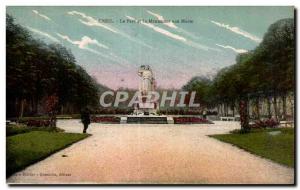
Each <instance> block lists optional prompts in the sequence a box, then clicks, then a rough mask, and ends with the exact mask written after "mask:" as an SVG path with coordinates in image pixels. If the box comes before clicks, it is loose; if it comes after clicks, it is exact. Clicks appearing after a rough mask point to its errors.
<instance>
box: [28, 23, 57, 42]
mask: <svg viewBox="0 0 300 190" xmlns="http://www.w3.org/2000/svg"><path fill="white" fill-rule="evenodd" d="M26 28H27V29H28V30H30V31H31V32H34V33H36V34H39V35H41V36H44V37H47V38H48V39H50V40H52V41H54V42H59V40H58V39H57V38H55V37H53V36H51V35H50V34H48V33H46V32H43V31H41V30H38V29H35V28H32V27H29V26H26Z"/></svg>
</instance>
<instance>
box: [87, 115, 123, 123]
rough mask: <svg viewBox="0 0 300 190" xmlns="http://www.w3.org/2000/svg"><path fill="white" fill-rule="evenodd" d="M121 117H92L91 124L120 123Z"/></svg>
mask: <svg viewBox="0 0 300 190" xmlns="http://www.w3.org/2000/svg"><path fill="white" fill-rule="evenodd" d="M120 120H121V119H120V117H115V116H102V117H97V116H92V117H91V122H93V123H120Z"/></svg>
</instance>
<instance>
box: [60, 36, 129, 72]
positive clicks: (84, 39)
mask: <svg viewBox="0 0 300 190" xmlns="http://www.w3.org/2000/svg"><path fill="white" fill-rule="evenodd" d="M56 35H57V36H59V37H60V38H62V39H64V40H66V41H68V42H69V43H71V44H73V45H76V46H77V47H78V48H79V49H83V50H86V51H89V52H91V53H94V54H96V55H100V56H102V57H104V58H106V59H109V60H111V61H114V62H117V63H118V64H119V65H120V66H123V67H124V66H125V67H128V64H129V62H128V61H127V60H125V59H123V58H120V57H118V56H116V55H115V54H114V53H113V52H106V53H103V52H100V51H97V50H95V49H93V48H91V47H89V46H88V45H89V44H93V45H96V46H99V47H102V48H104V49H109V48H108V47H107V46H105V45H103V44H100V43H99V42H98V41H97V40H95V39H91V38H90V37H88V36H83V37H82V38H81V40H80V41H79V40H72V39H71V38H70V37H69V36H67V35H63V34H60V33H56ZM124 64H127V65H124Z"/></svg>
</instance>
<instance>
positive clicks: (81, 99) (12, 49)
mask: <svg viewBox="0 0 300 190" xmlns="http://www.w3.org/2000/svg"><path fill="white" fill-rule="evenodd" d="M101 88H104V87H103V86H101V85H99V84H97V82H96V80H95V79H94V78H92V77H91V76H89V74H88V73H87V72H86V71H85V70H84V68H82V67H81V66H79V65H77V64H76V60H75V57H74V56H73V54H72V53H71V51H70V50H68V49H66V48H65V47H64V46H62V45H60V44H46V43H44V42H42V41H40V40H38V39H35V38H34V37H33V36H32V35H31V34H30V32H29V31H28V30H27V29H26V28H24V27H22V26H20V25H18V24H16V23H15V22H14V19H13V17H11V16H10V15H7V16H6V109H7V117H22V116H31V115H38V114H43V113H44V112H46V111H45V110H46V108H45V105H44V104H45V102H47V99H49V98H50V99H51V98H53V97H56V98H57V104H55V110H56V111H57V113H60V114H66V113H78V112H79V111H80V110H81V109H82V108H83V107H86V106H90V107H95V108H96V107H98V106H99V89H101Z"/></svg>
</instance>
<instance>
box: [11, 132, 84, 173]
mask: <svg viewBox="0 0 300 190" xmlns="http://www.w3.org/2000/svg"><path fill="white" fill-rule="evenodd" d="M88 136H89V135H88V134H76V133H57V132H48V131H31V132H27V133H23V134H17V135H13V136H9V137H7V138H6V176H7V177H9V176H11V175H12V174H13V173H15V172H17V171H20V170H22V169H24V168H25V167H27V166H29V165H31V164H33V163H35V162H38V161H40V160H42V159H44V158H46V157H48V156H49V155H51V154H53V153H55V152H57V151H59V150H61V149H63V148H65V147H67V146H69V145H71V144H72V143H75V142H77V141H79V140H82V139H84V138H86V137H88Z"/></svg>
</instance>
